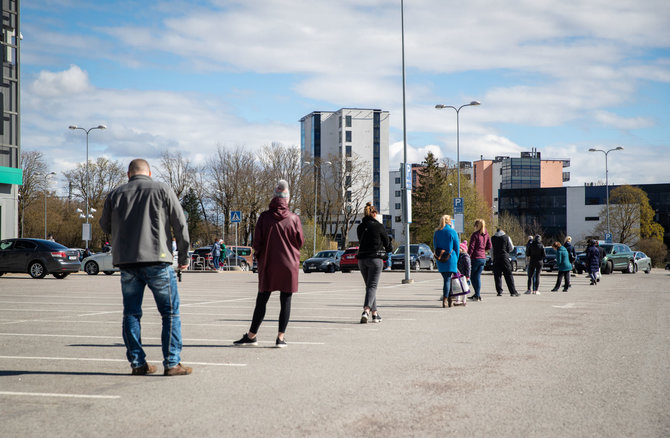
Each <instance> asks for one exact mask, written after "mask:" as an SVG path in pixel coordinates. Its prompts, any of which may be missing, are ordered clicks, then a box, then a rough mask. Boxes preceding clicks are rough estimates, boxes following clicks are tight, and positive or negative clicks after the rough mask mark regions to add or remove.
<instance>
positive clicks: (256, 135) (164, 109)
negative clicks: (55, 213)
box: [21, 0, 670, 185]
mask: <svg viewBox="0 0 670 438" xmlns="http://www.w3.org/2000/svg"><path fill="white" fill-rule="evenodd" d="M503 4H504V6H503ZM21 14H22V20H21V26H22V27H21V33H22V35H23V40H22V42H21V57H22V58H21V62H22V72H21V73H22V90H21V92H22V147H23V148H24V149H27V150H40V151H42V152H43V153H44V154H45V156H46V158H47V160H48V163H49V166H50V168H51V170H54V171H57V172H61V171H64V170H68V169H70V168H72V167H74V165H76V163H78V162H83V161H84V160H85V147H84V144H85V143H84V142H85V139H84V136H83V133H82V132H81V131H74V132H73V131H70V130H68V129H67V127H68V126H69V125H71V124H76V125H79V126H82V127H92V126H97V125H98V124H101V123H102V124H105V125H107V126H108V129H107V130H105V131H92V132H91V135H90V152H89V153H90V156H91V159H95V157H97V156H100V155H104V156H106V157H108V158H111V159H116V160H121V161H122V162H123V163H124V164H125V163H127V162H128V161H129V160H130V159H132V158H135V157H137V156H143V157H146V158H148V159H149V161H150V162H151V161H152V160H155V159H156V158H157V157H159V156H160V153H161V152H162V151H164V150H170V151H173V152H177V151H180V152H182V154H183V155H185V156H186V157H188V158H190V159H191V160H192V161H194V162H196V163H204V162H205V161H206V160H207V159H208V158H209V156H211V155H212V154H213V153H214V151H215V150H216V148H217V147H218V146H231V147H234V146H240V145H242V146H245V147H248V148H250V149H252V150H255V149H258V148H260V147H261V146H263V145H266V144H269V143H271V142H273V141H279V142H282V143H284V144H288V145H296V146H298V145H299V134H300V127H299V122H298V120H299V119H300V117H302V116H304V115H306V114H308V113H310V112H312V111H316V110H337V109H339V108H342V107H365V108H381V109H384V110H388V111H390V113H391V130H390V143H391V147H390V163H391V166H392V168H393V169H396V168H397V166H398V164H399V162H400V160H401V158H402V93H401V91H402V88H401V87H402V80H401V57H400V56H401V51H400V48H401V46H400V0H356V1H354V0H339V1H337V2H333V1H320V0H316V1H315V0H262V1H243V0H239V1H234V0H213V1H171V0H163V1H151V0H145V1H127V0H116V1H107V0H96V1H95V2H91V1H84V0H34V1H23V2H21ZM669 25H670V2H668V1H667V0H642V1H639V0H638V1H633V0H574V1H573V0H563V1H561V2H555V1H545V0H519V1H515V2H493V1H490V0H489V1H484V0H471V1H468V2H457V1H452V0H408V1H406V2H405V46H406V47H405V50H406V52H405V56H406V65H407V139H408V148H409V149H408V150H409V157H410V160H411V161H414V162H420V161H421V160H422V159H423V157H424V156H425V154H426V152H427V151H432V152H434V153H435V154H436V155H438V156H439V157H442V158H451V159H452V160H455V158H456V116H455V112H454V111H453V110H442V111H438V110H436V109H435V108H434V107H435V104H437V103H443V104H447V105H454V106H460V105H462V104H465V103H468V102H470V101H472V100H478V101H481V103H482V104H481V106H477V107H467V108H464V109H463V110H462V111H461V113H460V122H461V123H460V128H461V130H460V131H461V136H460V144H461V151H460V152H461V159H462V160H464V161H465V160H475V159H478V158H479V157H480V156H484V157H485V158H493V157H495V156H497V155H509V156H518V154H519V152H521V151H527V150H530V149H531V148H532V147H535V148H537V149H538V150H539V151H540V152H541V153H542V157H543V158H569V159H571V167H570V169H567V170H569V171H570V172H571V181H570V182H569V183H567V185H581V184H583V183H584V182H597V181H604V173H605V171H604V167H605V163H604V156H603V154H601V153H589V152H587V150H588V149H589V148H591V147H595V148H600V149H610V148H614V147H617V146H623V147H624V150H623V151H617V152H614V153H612V154H611V155H610V156H609V176H610V182H611V183H613V184H641V183H667V182H670V177H668V176H667V167H668V166H669V165H670V114H669V110H670V32H669V31H668V26H669Z"/></svg>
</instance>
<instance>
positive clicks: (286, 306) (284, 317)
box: [249, 292, 293, 333]
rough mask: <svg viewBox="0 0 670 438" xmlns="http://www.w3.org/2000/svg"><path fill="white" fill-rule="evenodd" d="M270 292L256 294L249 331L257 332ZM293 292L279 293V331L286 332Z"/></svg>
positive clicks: (263, 316)
mask: <svg viewBox="0 0 670 438" xmlns="http://www.w3.org/2000/svg"><path fill="white" fill-rule="evenodd" d="M270 294H271V292H258V295H257V296H256V308H255V309H254V317H253V320H252V321H251V328H250V329H249V331H250V332H251V333H258V329H259V328H260V327H261V323H262V322H263V319H264V318H265V310H266V308H267V304H268V300H269V299H270ZM292 296H293V294H292V293H291V292H282V293H281V294H280V295H279V303H280V304H281V310H280V311H279V332H280V333H286V327H287V326H288V320H289V318H290V316H291V297H292Z"/></svg>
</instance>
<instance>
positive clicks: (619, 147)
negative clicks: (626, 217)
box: [589, 146, 623, 234]
mask: <svg viewBox="0 0 670 438" xmlns="http://www.w3.org/2000/svg"><path fill="white" fill-rule="evenodd" d="M622 150H623V147H621V146H617V147H615V148H612V149H608V150H606V151H604V150H602V149H594V148H591V149H589V152H602V153H603V154H605V195H606V199H607V234H610V233H611V231H610V188H609V171H608V169H607V155H608V154H609V153H610V152H612V151H622Z"/></svg>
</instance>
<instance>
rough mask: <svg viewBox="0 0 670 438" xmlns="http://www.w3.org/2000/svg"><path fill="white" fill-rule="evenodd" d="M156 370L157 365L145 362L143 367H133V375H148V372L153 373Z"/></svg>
mask: <svg viewBox="0 0 670 438" xmlns="http://www.w3.org/2000/svg"><path fill="white" fill-rule="evenodd" d="M155 372H156V367H155V366H153V365H149V364H148V363H145V364H144V365H142V366H141V367H137V368H133V371H132V374H133V376H146V375H147V374H153V373H155Z"/></svg>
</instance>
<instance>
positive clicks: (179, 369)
mask: <svg viewBox="0 0 670 438" xmlns="http://www.w3.org/2000/svg"><path fill="white" fill-rule="evenodd" d="M192 371H193V368H191V367H185V366H184V365H182V364H180V363H178V364H177V365H176V366H173V367H172V368H165V371H163V375H164V376H185V375H187V374H191V372H192Z"/></svg>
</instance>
